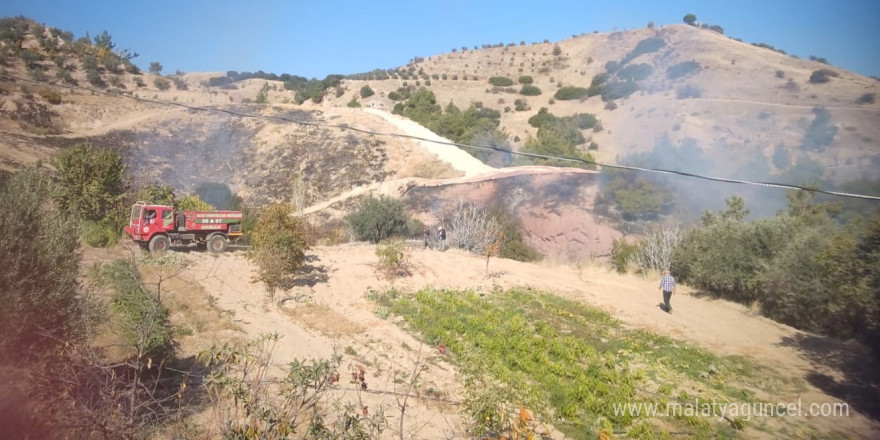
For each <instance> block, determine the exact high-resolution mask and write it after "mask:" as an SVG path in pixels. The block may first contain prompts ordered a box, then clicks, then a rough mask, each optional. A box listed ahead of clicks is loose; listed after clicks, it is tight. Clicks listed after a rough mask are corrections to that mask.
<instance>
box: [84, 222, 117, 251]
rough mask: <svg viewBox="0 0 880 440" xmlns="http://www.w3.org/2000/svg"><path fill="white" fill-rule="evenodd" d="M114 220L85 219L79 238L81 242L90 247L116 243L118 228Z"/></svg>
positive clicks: (107, 245)
mask: <svg viewBox="0 0 880 440" xmlns="http://www.w3.org/2000/svg"><path fill="white" fill-rule="evenodd" d="M116 226H117V225H116V222H114V221H113V220H112V219H101V220H100V221H97V222H95V221H90V220H85V221H83V223H82V226H81V227H82V232H81V235H80V238H82V241H83V243H85V244H87V245H89V246H92V247H109V246H113V245H115V244H116V242H117V240H118V238H119V230H118V228H117V227H116Z"/></svg>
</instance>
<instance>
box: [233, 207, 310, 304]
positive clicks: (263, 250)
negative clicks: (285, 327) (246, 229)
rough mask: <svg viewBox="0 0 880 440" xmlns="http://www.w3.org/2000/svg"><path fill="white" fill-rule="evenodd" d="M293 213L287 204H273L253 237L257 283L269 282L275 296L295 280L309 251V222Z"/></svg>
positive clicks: (249, 253)
mask: <svg viewBox="0 0 880 440" xmlns="http://www.w3.org/2000/svg"><path fill="white" fill-rule="evenodd" d="M293 214H294V212H293V207H291V206H290V205H289V204H287V203H275V204H272V205H269V206H267V207H266V208H264V209H263V211H262V212H261V213H260V217H259V219H258V220H257V223H256V225H255V226H254V230H253V232H251V235H250V241H251V246H252V248H251V250H250V251H249V252H248V258H250V259H251V260H252V261H253V262H254V264H256V266H257V275H256V277H255V281H262V282H263V283H265V284H266V286H267V287H268V288H269V291H270V292H272V293H274V292H275V289H277V288H279V287H284V286H286V285H287V284H288V283H289V282H290V281H292V279H293V277H294V275H295V272H296V271H297V270H298V269H300V268H301V267H302V265H303V264H304V263H305V259H306V251H307V250H308V249H309V246H308V236H307V227H306V223H305V220H303V219H302V218H301V217H297V216H294V215H293Z"/></svg>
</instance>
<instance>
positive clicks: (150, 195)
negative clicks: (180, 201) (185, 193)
mask: <svg viewBox="0 0 880 440" xmlns="http://www.w3.org/2000/svg"><path fill="white" fill-rule="evenodd" d="M135 198H136V199H137V200H141V201H144V202H147V203H148V204H151V205H165V206H172V205H174V188H172V187H170V186H167V185H166V186H159V185H147V186H145V187H143V188H141V189H140V190H139V191H138V192H137V194H136V196H135Z"/></svg>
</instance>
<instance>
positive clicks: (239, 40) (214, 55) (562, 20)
mask: <svg viewBox="0 0 880 440" xmlns="http://www.w3.org/2000/svg"><path fill="white" fill-rule="evenodd" d="M687 13H693V14H695V15H696V16H697V18H698V19H699V21H701V22H705V23H709V24H718V25H720V26H722V27H723V28H724V30H725V34H727V35H729V36H732V37H736V38H741V39H743V40H744V41H746V42H761V43H767V44H770V45H773V46H775V47H776V48H779V49H783V50H785V51H786V52H788V53H789V54H795V55H798V56H800V57H801V58H807V57H809V56H810V55H816V56H820V57H825V58H827V59H828V60H829V61H830V62H831V63H832V64H834V65H836V66H839V67H843V68H845V69H849V70H853V71H855V72H858V73H861V74H863V75H874V76H880V56H878V55H880V50H878V43H880V25H878V22H880V1H877V0H836V1H828V0H798V1H793V0H769V1H752V0H748V1H725V2H721V1H714V0H704V1H685V0H680V1H675V0H671V1H653V0H644V1H610V0H603V1H600V2H594V1H587V0H580V1H556V0H543V1H542V0H538V1H528V2H522V1H516V0H507V1H503V2H502V1H465V0H433V1H419V0H416V1H412V0H410V1H406V2H403V1H381V0H373V1H336V2H331V1H328V2H320V1H313V2H302V1H294V0H290V1H261V0H252V1H241V0H239V1H226V0H213V1H210V0H176V1H166V0H152V1H141V2H127V1H124V0H123V1H120V0H115V1H104V0H92V1H61V0H54V1H52V0H26V1H25V0H6V1H3V2H2V3H0V16H17V15H24V16H26V17H29V18H33V19H35V20H36V21H38V22H42V23H45V24H47V25H49V26H54V27H58V28H61V29H64V30H69V31H72V32H73V33H74V34H75V36H76V37H81V36H84V35H85V34H86V32H88V33H89V34H90V35H91V36H94V35H96V34H99V33H101V32H102V31H104V30H107V31H108V32H109V33H110V35H111V36H112V37H113V41H114V42H115V43H116V45H117V47H118V48H127V49H130V50H132V51H134V52H138V53H139V54H140V57H138V58H136V59H135V60H134V61H135V63H136V64H138V65H139V66H141V67H142V68H146V67H147V66H148V65H149V63H150V62H151V61H158V62H160V63H161V64H162V65H163V66H164V68H165V69H164V70H163V73H173V72H174V71H176V70H178V69H179V70H182V71H184V72H194V71H221V72H225V71H227V70H236V71H240V72H242V71H257V70H262V71H264V72H271V73H278V74H281V73H290V74H294V75H300V76H305V77H310V78H311V77H317V78H323V77H325V76H326V75H328V74H331V73H341V74H350V73H359V72H365V71H369V70H372V69H375V68H382V69H385V68H392V67H397V66H401V65H404V64H406V63H407V62H408V61H409V60H410V59H412V58H413V57H416V56H423V57H427V56H431V55H434V54H438V53H443V52H448V51H450V50H451V49H452V48H461V47H462V46H467V47H469V48H472V47H473V46H474V45H477V46H481V45H483V44H497V43H505V44H507V43H511V42H512V43H517V44H518V43H519V42H520V41H523V40H524V41H526V42H527V43H531V42H536V41H543V40H544V39H549V40H551V41H558V40H562V39H565V38H568V37H570V36H571V35H573V34H580V33H584V32H588V33H589V32H593V31H594V30H595V31H599V32H610V31H613V30H615V29H617V30H623V29H632V28H637V27H645V26H646V24H647V23H648V22H649V21H653V22H654V23H655V24H657V25H662V24H671V23H681V22H682V17H683V16H684V15H685V14H687Z"/></svg>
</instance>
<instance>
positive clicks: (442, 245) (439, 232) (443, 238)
mask: <svg viewBox="0 0 880 440" xmlns="http://www.w3.org/2000/svg"><path fill="white" fill-rule="evenodd" d="M437 238H439V239H440V250H441V251H444V250H446V229H443V225H440V228H439V229H438V230H437Z"/></svg>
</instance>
